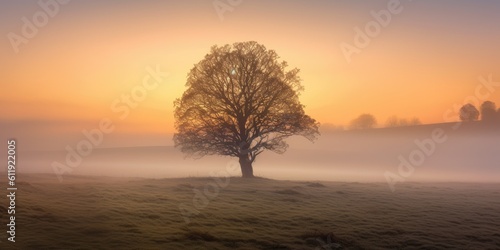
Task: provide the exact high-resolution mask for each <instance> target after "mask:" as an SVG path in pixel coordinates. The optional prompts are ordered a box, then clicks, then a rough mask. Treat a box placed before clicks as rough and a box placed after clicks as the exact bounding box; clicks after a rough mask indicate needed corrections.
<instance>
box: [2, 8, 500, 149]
mask: <svg viewBox="0 0 500 250" xmlns="http://www.w3.org/2000/svg"><path fill="white" fill-rule="evenodd" d="M187 2H188V1H177V2H175V3H174V2H173V1H141V2H134V1H107V2H106V3H100V2H99V1H73V2H70V3H68V4H66V5H63V6H60V11H59V12H58V13H57V14H56V15H55V16H54V17H52V18H50V20H49V22H48V24H47V25H46V26H43V27H41V28H40V29H39V31H38V33H37V34H36V36H35V37H33V38H30V39H29V42H28V43H27V44H22V45H20V46H19V53H15V52H14V49H13V46H12V44H10V42H9V39H8V38H7V37H6V36H4V38H5V39H3V40H2V41H1V42H0V46H1V47H2V50H1V53H2V54H1V56H2V61H1V62H0V63H1V65H0V66H1V68H2V69H3V70H2V87H3V91H1V92H0V102H1V104H3V107H4V110H3V112H2V113H1V114H0V120H2V123H3V124H4V126H3V128H7V129H13V128H12V127H13V126H14V125H13V124H22V123H26V128H32V129H35V130H36V131H38V132H33V133H39V134H43V135H44V136H46V137H49V135H50V134H51V133H54V134H60V133H63V132H64V131H66V132H68V133H71V132H75V131H77V132H80V131H81V130H82V129H92V128H93V126H94V125H93V124H97V122H98V121H99V120H100V119H101V118H103V117H110V118H111V119H113V120H114V121H115V122H116V124H117V133H118V134H121V135H127V134H128V135H141V134H148V135H151V136H152V137H154V135H166V134H169V133H172V132H173V113H172V111H173V101H174V99H175V98H178V97H180V96H181V95H182V92H183V91H184V90H185V87H184V84H185V81H186V75H187V73H188V71H189V70H190V69H191V67H192V66H193V64H195V63H197V62H198V61H200V60H201V59H202V58H203V56H204V55H205V54H206V53H207V52H209V49H210V47H211V46H212V45H215V44H217V45H223V44H227V43H233V42H240V41H248V40H255V41H258V42H259V43H262V44H264V45H265V46H266V47H267V48H269V49H274V50H276V51H277V53H278V54H279V55H280V56H281V58H282V59H283V60H286V61H287V62H288V63H289V65H290V66H291V67H297V68H299V69H301V74H300V75H301V78H302V79H303V85H304V86H305V92H303V93H302V95H301V101H302V102H303V104H305V105H306V112H307V113H308V114H310V115H311V116H312V117H313V118H315V119H317V120H318V121H319V122H321V123H333V124H336V125H345V124H348V123H349V121H350V120H352V119H353V118H355V117H357V116H358V115H359V114H361V113H371V114H373V115H375V117H377V119H378V120H379V123H382V124H383V123H385V121H386V119H387V118H388V117H389V116H392V115H397V116H399V117H402V118H411V117H419V118H420V119H421V120H422V122H424V123H438V122H443V114H444V113H445V112H446V111H447V110H448V109H450V108H452V107H453V105H454V104H462V103H463V100H464V98H466V97H467V96H471V95H474V93H475V92H474V91H475V89H476V87H477V86H478V84H480V83H479V81H478V80H477V78H478V77H479V76H481V75H484V76H488V75H489V74H492V76H493V79H495V80H496V81H500V69H499V68H498V65H500V50H498V44H500V30H499V29H498V23H500V17H499V16H498V15H497V13H498V12H499V11H500V4H499V3H497V2H492V1H474V3H471V1H469V2H467V1H454V2H453V3H451V2H449V3H448V4H447V5H446V4H443V3H431V2H408V1H402V2H401V8H402V12H401V13H399V14H395V15H393V16H392V20H391V22H390V23H389V25H388V26H387V27H384V28H382V29H381V32H380V34H379V35H377V36H376V37H374V38H373V39H371V42H370V44H369V45H368V46H367V47H366V48H363V49H362V51H361V53H360V54H356V55H353V57H352V61H351V63H348V61H347V60H346V58H345V57H344V55H343V54H342V51H341V49H340V45H341V44H342V43H349V44H352V43H353V40H354V37H355V31H354V28H355V27H364V26H365V24H366V23H367V22H370V21H373V20H374V17H373V16H372V15H371V14H370V12H371V11H372V10H373V11H380V10H383V9H387V2H388V1H365V2H366V3H365V4H363V3H362V1H358V2H357V3H346V2H343V3H339V2H336V1H331V2H330V1H273V2H272V3H270V2H268V1H243V3H242V4H240V5H238V6H234V7H232V8H233V11H229V12H226V13H224V15H223V16H224V20H220V19H219V16H218V14H217V12H216V10H215V8H214V6H213V5H212V2H211V1H189V3H187ZM222 2H225V1H222ZM1 5H2V8H0V9H1V10H0V14H1V17H0V18H1V19H2V22H1V23H2V24H1V25H0V31H1V32H2V34H9V33H10V32H13V33H16V34H21V29H22V26H23V23H22V21H21V18H22V17H28V18H31V17H33V15H34V14H35V13H37V12H38V11H41V7H40V6H38V5H37V4H36V2H32V1H16V2H15V3H2V4H1ZM155 65H160V67H161V69H162V70H163V71H167V72H168V73H169V75H168V77H167V78H166V80H165V81H164V82H163V83H162V84H161V85H160V86H159V87H158V88H156V89H154V90H152V91H149V92H148V93H147V97H146V98H145V100H144V101H142V102H140V104H139V106H138V107H137V108H135V109H133V110H131V112H130V115H129V116H127V117H126V119H123V120H121V119H118V118H117V117H118V115H117V114H116V113H114V112H113V111H112V110H111V108H110V106H111V104H112V103H113V101H114V100H115V99H117V98H120V97H121V95H122V94H126V93H130V92H131V90H132V89H133V88H134V87H135V86H137V85H138V84H140V83H141V81H142V79H143V78H144V76H145V75H146V74H147V72H146V67H148V66H153V67H154V66H155ZM498 88H499V89H500V87H498ZM498 92H500V91H498ZM498 92H494V93H492V94H491V96H490V97H489V98H488V99H490V100H492V101H495V102H497V103H498V104H500V93H498ZM5 107H7V108H5ZM16 126H17V125H16ZM30 126H31V127H30ZM89 126H90V127H89ZM26 130H29V129H26ZM48 131H50V132H48ZM8 132H10V133H11V134H12V133H22V132H20V131H18V130H10V131H8V130H7V131H5V129H4V131H2V134H4V133H5V136H7V137H8V136H12V135H9V134H8ZM14 136H15V135H14ZM41 138H42V137H41ZM139 144H140V143H139ZM167 144H168V143H167Z"/></svg>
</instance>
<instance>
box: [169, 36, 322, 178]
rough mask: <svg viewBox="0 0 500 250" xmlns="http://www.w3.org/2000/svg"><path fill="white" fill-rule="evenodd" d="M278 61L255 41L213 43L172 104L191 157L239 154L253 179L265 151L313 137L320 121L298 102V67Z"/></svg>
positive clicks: (180, 141) (177, 139)
mask: <svg viewBox="0 0 500 250" xmlns="http://www.w3.org/2000/svg"><path fill="white" fill-rule="evenodd" d="M278 59H279V57H278V55H277V54H276V52H275V51H273V50H267V49H266V48H265V47H264V46H263V45H260V44H258V43H257V42H243V43H235V44H233V45H225V46H222V47H218V46H213V47H212V49H211V52H210V53H209V54H207V55H206V56H205V58H204V59H203V60H201V61H200V62H199V63H198V64H196V65H195V66H194V68H193V69H191V71H190V73H189V74H188V79H187V83H186V87H187V90H186V91H185V92H184V94H183V95H182V98H180V99H177V100H176V101H175V103H174V106H175V120H176V121H175V128H176V130H177V133H176V134H174V143H175V146H176V147H180V149H181V151H182V152H184V153H186V154H188V155H189V156H193V157H202V156H205V155H226V156H234V157H238V158H239V161H240V165H241V170H242V175H243V177H253V168H252V163H253V162H254V161H255V159H256V157H257V156H258V155H259V154H260V153H262V152H263V151H264V150H270V151H273V152H276V153H284V152H285V151H286V149H287V148H288V144H287V143H286V142H285V139H286V138H288V137H290V136H292V135H302V136H304V137H306V138H307V139H309V140H311V141H313V140H315V139H316V137H317V136H318V135H319V132H318V128H319V123H317V122H316V121H315V120H314V119H312V118H311V117H309V116H308V115H306V114H305V112H304V105H302V104H301V103H300V102H299V93H300V91H302V90H303V87H302V85H301V84H300V78H299V76H298V73H299V70H298V69H292V70H290V71H286V67H287V63H286V62H284V61H282V62H279V61H278Z"/></svg>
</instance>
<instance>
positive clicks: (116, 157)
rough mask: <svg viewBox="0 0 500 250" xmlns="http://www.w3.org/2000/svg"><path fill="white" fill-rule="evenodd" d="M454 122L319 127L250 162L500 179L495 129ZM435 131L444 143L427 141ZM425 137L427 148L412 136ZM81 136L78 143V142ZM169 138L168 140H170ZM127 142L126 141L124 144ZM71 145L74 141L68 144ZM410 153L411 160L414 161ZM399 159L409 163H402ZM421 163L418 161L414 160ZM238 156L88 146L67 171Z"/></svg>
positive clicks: (274, 169)
mask: <svg viewBox="0 0 500 250" xmlns="http://www.w3.org/2000/svg"><path fill="white" fill-rule="evenodd" d="M452 127H453V124H441V125H427V126H418V127H408V128H393V129H376V130H366V131H345V132H337V133H330V132H324V133H322V135H321V136H320V137H319V139H318V140H317V141H316V142H315V143H311V142H309V141H307V140H306V139H303V138H300V137H294V138H291V139H290V140H289V144H290V148H289V149H288V151H287V152H286V153H285V154H283V155H278V154H274V153H272V152H265V153H263V154H262V155H261V156H259V158H258V159H257V160H256V162H255V163H254V173H255V174H256V175H257V176H262V177H267V178H275V179H292V180H335V181H381V182H385V181H386V177H385V175H386V174H387V173H389V172H390V173H393V174H395V175H396V176H399V178H400V180H404V181H466V182H469V181H472V182H479V181H487V182H498V181H499V180H500V178H499V177H500V163H499V162H500V140H499V139H500V130H498V129H483V128H482V127H480V126H479V127H478V126H477V125H474V126H467V125H466V126H462V127H460V128H458V129H456V130H455V129H453V128H452ZM436 130H438V131H441V130H442V132H443V134H442V135H441V138H446V139H445V140H444V142H434V144H435V147H434V148H433V147H432V146H431V145H430V144H429V142H430V140H432V134H433V132H435V131H436ZM416 140H418V141H419V142H427V144H426V145H427V149H428V150H427V152H425V151H426V150H424V149H422V148H421V147H419V146H418V145H417V144H416V143H415V141H416ZM76 142H78V141H76ZM168 143H171V142H168ZM124 145H126V144H124ZM73 147H74V146H73ZM422 155H423V156H424V157H423V158H421V156H422ZM411 156H412V157H413V160H412V159H411ZM66 157H67V152H66V151H64V150H62V148H61V150H31V149H27V150H23V147H20V149H19V152H18V159H19V160H18V171H20V172H21V173H22V172H36V173H40V172H43V173H54V169H53V165H54V162H59V163H61V164H63V165H66V166H68V163H67V162H66ZM401 157H402V158H403V159H405V160H406V161H408V162H409V164H410V165H411V166H408V164H406V165H404V166H402V167H400V165H402V162H401ZM415 163H418V164H415ZM234 166H237V160H236V159H235V158H230V157H215V156H211V157H205V158H202V159H198V160H195V159H190V158H185V156H184V155H183V154H182V153H181V152H180V150H179V149H177V148H174V147H172V146H151V147H114V148H98V149H93V151H92V153H90V154H89V155H88V156H85V157H82V160H81V163H79V164H75V166H74V167H70V166H68V169H66V170H69V169H70V168H71V172H66V173H64V174H63V175H67V174H81V175H104V176H133V177H152V178H167V177H190V176H191V177H195V176H210V175H211V174H217V175H223V174H229V175H233V176H237V175H239V174H240V172H239V169H237V168H236V169H235V168H234Z"/></svg>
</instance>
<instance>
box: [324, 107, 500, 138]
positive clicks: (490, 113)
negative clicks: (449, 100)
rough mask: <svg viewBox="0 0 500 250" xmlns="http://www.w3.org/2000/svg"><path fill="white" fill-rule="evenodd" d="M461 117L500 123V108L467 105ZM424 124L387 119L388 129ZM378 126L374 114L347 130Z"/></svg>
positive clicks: (360, 118) (415, 120)
mask: <svg viewBox="0 0 500 250" xmlns="http://www.w3.org/2000/svg"><path fill="white" fill-rule="evenodd" d="M459 117H460V120H461V121H466V122H469V121H479V120H481V121H483V122H487V123H493V124H494V123H500V108H498V109H497V106H496V104H495V103H494V102H492V101H485V102H483V103H482V104H481V106H480V107H479V109H478V108H476V107H475V106H474V105H473V104H470V103H468V104H465V105H463V106H462V108H460V110H459ZM421 124H422V122H421V121H420V119H418V118H417V117H414V118H411V119H406V118H399V117H397V116H391V117H389V118H388V119H387V121H386V123H385V126H384V127H387V128H394V127H406V126H417V125H421ZM376 126H377V119H376V118H375V116H373V115H372V114H362V115H360V116H358V117H357V118H356V119H354V120H352V121H351V122H350V123H349V125H348V126H347V129H350V130H356V129H370V128H375V127H376ZM321 129H322V130H324V131H331V132H334V131H343V130H345V129H346V128H345V127H344V126H336V125H333V124H329V123H327V124H323V125H322V126H321Z"/></svg>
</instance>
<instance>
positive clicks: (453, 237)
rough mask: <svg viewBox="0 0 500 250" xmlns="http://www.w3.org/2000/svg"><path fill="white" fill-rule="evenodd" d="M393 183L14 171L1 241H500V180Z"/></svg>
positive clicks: (96, 245)
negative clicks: (7, 229) (13, 206)
mask: <svg viewBox="0 0 500 250" xmlns="http://www.w3.org/2000/svg"><path fill="white" fill-rule="evenodd" d="M228 180H229V183H228V182H227V181H228ZM2 184H3V186H5V183H2ZM398 185H399V186H398V188H397V190H396V192H395V193H392V192H391V191H390V189H389V188H388V186H387V184H385V183H342V182H321V183H317V182H300V181H277V180H270V179H262V178H256V179H251V180H248V179H241V178H237V177H233V178H230V179H224V178H221V179H219V180H218V181H217V180H215V179H214V178H183V179H126V178H106V177H78V176H73V177H71V176H65V179H64V181H63V182H62V183H59V182H58V181H57V179H56V178H55V176H52V175H21V176H19V179H18V188H19V190H18V192H17V200H16V201H17V211H16V218H17V221H16V224H17V227H16V243H7V239H6V238H7V235H6V234H4V237H3V238H2V239H1V242H0V244H1V247H0V249H385V248H392V249H446V248H449V249H499V248H500V232H499V230H498V229H499V228H500V185H499V184H472V183H468V184H467V183H461V184H460V183H423V184H420V183H400V184H398ZM4 197H5V196H4ZM5 204H7V201H6V200H5V198H4V202H2V204H1V206H2V207H1V209H2V211H3V212H2V222H3V224H6V223H7V222H6V221H7V220H6V217H5V216H3V215H5V214H6V207H5ZM188 222H189V223H188Z"/></svg>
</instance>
